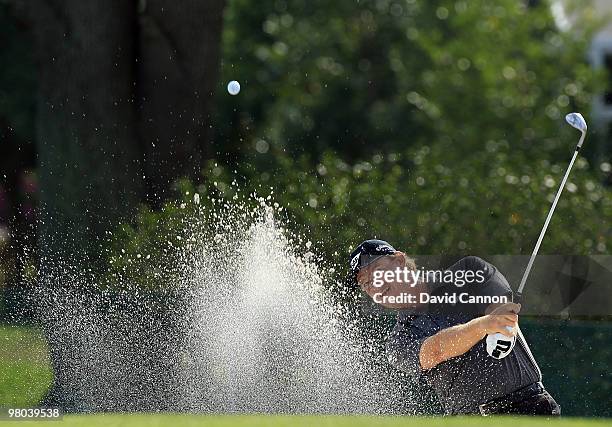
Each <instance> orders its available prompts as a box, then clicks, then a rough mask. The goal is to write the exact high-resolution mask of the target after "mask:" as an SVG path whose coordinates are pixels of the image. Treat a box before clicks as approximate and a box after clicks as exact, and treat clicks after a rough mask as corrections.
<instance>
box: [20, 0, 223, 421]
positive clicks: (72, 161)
mask: <svg viewBox="0 0 612 427" xmlns="http://www.w3.org/2000/svg"><path fill="white" fill-rule="evenodd" d="M14 1H15V2H16V4H17V5H18V7H19V8H20V9H21V12H22V13H24V14H25V15H26V16H27V17H28V18H29V22H30V23H31V25H32V32H33V34H34V37H35V40H36V44H37V50H38V52H37V61H38V65H39V71H40V77H39V91H40V92H39V100H38V116H37V149H38V159H39V173H40V196H41V208H42V209H41V211H42V212H41V222H40V224H39V230H38V232H39V249H40V252H39V253H40V255H41V262H40V267H41V268H40V271H39V278H40V281H41V285H43V286H42V287H39V289H40V290H46V291H45V292H46V293H47V294H49V295H53V294H54V292H55V290H52V289H49V288H51V287H53V286H54V285H56V284H58V283H57V282H59V281H64V282H66V281H68V282H74V283H76V284H77V286H76V287H77V288H81V289H74V291H75V292H76V294H77V295H78V294H79V293H82V294H83V298H84V299H86V298H85V296H86V295H87V294H88V291H87V290H88V289H90V290H91V288H95V286H96V283H92V281H91V280H90V281H87V280H86V279H76V278H77V277H92V276H91V275H89V274H82V275H81V274H79V273H80V272H85V273H87V270H88V269H89V268H91V267H92V264H94V265H95V263H96V260H98V259H100V258H101V257H100V256H99V253H98V252H99V251H100V244H99V243H100V240H101V239H102V238H103V237H104V236H105V232H106V231H107V230H108V231H110V230H112V229H114V228H115V227H116V226H117V223H118V221H119V220H120V219H124V218H129V217H130V216H131V215H132V214H133V213H134V209H135V207H136V205H137V204H138V203H139V202H141V201H144V199H145V197H146V191H145V180H150V181H149V184H150V185H151V191H150V192H149V194H148V196H149V200H150V201H155V202H156V203H159V202H160V201H161V200H162V198H163V197H164V196H165V195H166V194H167V189H168V187H169V186H170V184H172V182H173V181H174V180H175V179H176V178H178V177H181V176H190V177H196V176H197V174H198V172H199V167H200V162H201V160H202V159H203V158H204V156H205V154H206V147H207V145H208V138H209V127H210V126H211V123H210V118H209V117H210V116H209V112H210V108H211V98H212V92H213V88H214V86H215V83H216V79H217V70H218V67H219V43H220V39H221V21H222V12H223V7H224V1H223V0H210V1H196V0H185V1H180V2H164V1H161V0H156V1H150V2H146V0H141V1H140V2H139V3H138V5H137V2H135V1H125V0H87V1H81V0H21V1H20V0H14ZM137 7H138V8H140V10H139V11H138V10H137ZM138 13H140V15H138ZM143 162H144V163H143ZM143 177H146V178H143ZM100 266H103V264H102V263H100ZM65 268H67V269H68V270H67V271H66V270H64V269H65ZM59 284H60V285H61V284H66V283H59ZM45 286H46V287H45ZM56 295H57V294H56ZM137 296H138V295H137V294H134V295H132V296H129V295H128V296H126V298H128V299H129V298H131V297H133V298H136V297H137ZM62 298H63V296H62V294H59V295H57V298H47V299H45V302H46V303H45V302H43V303H42V309H41V320H42V321H43V324H44V328H45V331H46V334H47V338H48V341H49V348H50V352H51V360H52V363H53V370H54V375H55V379H54V384H53V387H52V388H51V390H50V391H49V393H48V395H47V397H46V398H45V400H44V402H43V404H44V405H50V406H61V407H63V408H64V409H67V410H71V411H81V410H104V409H105V407H104V405H105V402H102V401H99V400H100V399H98V400H96V399H94V401H93V402H90V401H87V399H86V398H85V397H83V396H91V395H92V394H91V392H93V390H92V388H93V387H94V385H93V384H94V383H95V382H94V381H90V380H91V378H88V376H87V374H86V372H88V371H87V370H84V368H83V369H81V368H80V366H88V363H85V364H83V365H79V364H78V363H77V362H78V361H79V360H81V359H80V358H82V357H95V356H96V354H97V353H93V352H92V351H90V350H91V349H95V348H97V346H106V343H104V342H101V341H95V337H94V336H90V334H88V333H87V332H86V330H81V329H79V328H80V326H79V325H78V324H77V323H78V321H79V320H78V319H80V317H79V316H80V315H81V313H79V312H78V311H76V312H75V311H71V309H70V305H69V304H67V305H62V303H61V301H62ZM41 299H44V295H43V296H41ZM115 302H116V303H121V301H115ZM156 307H157V306H156ZM159 307H161V308H159V309H158V310H161V311H160V312H159V313H151V316H153V317H152V318H153V319H157V318H158V317H159V318H160V319H165V318H169V319H172V321H173V325H174V326H177V325H180V322H181V319H180V318H177V317H176V316H174V317H172V316H170V314H172V313H173V312H171V311H167V310H166V309H164V308H163V307H164V306H163V305H159ZM126 310H128V311H126V312H122V313H119V314H118V315H117V316H118V317H119V318H122V316H125V317H126V318H133V312H132V311H129V308H126ZM166 311H167V312H166ZM156 316H158V317H156ZM66 320H70V321H69V322H66ZM145 323H146V322H145ZM156 324H159V323H157V322H151V323H150V325H156ZM143 325H145V324H144V323H142V319H138V318H134V323H133V325H132V326H133V327H134V328H133V329H134V331H140V332H135V336H131V337H130V342H129V343H127V344H128V349H130V348H132V347H131V346H133V345H136V347H135V348H137V345H138V344H142V343H143V342H144V343H146V340H144V339H145V338H146V337H147V336H148V335H150V334H151V333H153V332H151V331H147V330H146V328H143ZM147 325H149V324H147ZM173 325H169V324H168V325H167V326H165V327H164V328H163V329H164V330H163V331H161V332H160V333H158V335H155V336H156V337H157V338H156V339H157V340H158V341H159V342H157V343H156V344H157V345H158V346H148V347H147V348H148V350H147V351H144V350H143V351H142V352H136V353H129V354H132V355H133V357H132V358H131V360H132V362H133V363H135V364H136V365H137V366H139V367H140V368H141V370H140V371H138V372H139V373H138V375H136V377H135V379H134V385H133V387H131V388H130V390H128V391H127V392H126V393H125V396H135V395H136V394H137V391H138V390H139V389H142V390H149V389H150V390H153V391H151V392H150V393H149V394H150V396H149V398H147V399H145V400H143V399H140V398H137V397H134V399H133V400H132V401H129V399H130V397H124V398H122V399H120V402H119V403H117V405H119V406H114V407H121V408H124V409H126V408H128V409H130V410H135V409H147V410H154V409H156V408H157V409H168V408H170V407H173V408H175V409H176V408H178V407H179V406H178V405H179V404H178V402H177V401H176V396H172V394H175V392H173V391H172V390H174V388H172V381H173V379H174V373H173V371H172V370H173V369H174V366H175V365H174V359H171V358H169V357H168V353H169V350H168V348H167V347H168V346H169V347H172V348H175V347H176V344H175V343H176V342H180V340H181V337H180V334H179V333H178V332H176V333H175V332H174V329H173ZM128 329H130V328H128ZM164 336H166V337H168V336H170V338H167V339H165V338H162V337H164ZM80 340H81V341H80ZM143 340H144V341H143ZM94 341H95V342H94ZM119 344H121V343H118V342H111V343H108V345H109V346H110V347H113V346H115V345H119ZM123 344H125V343H123ZM113 348H114V347H113ZM162 361H166V364H165V365H164V364H163V363H162ZM91 362H92V363H93V362H96V360H93V361H91ZM98 362H100V361H98ZM75 363H76V365H75ZM74 366H77V367H79V369H77V370H76V371H75V370H74ZM160 369H162V370H163V371H164V372H165V377H164V378H165V379H163V378H160V375H159V374H156V373H158V371H159V370H160ZM72 374H74V375H72ZM79 375H80V376H79ZM151 378H157V379H159V381H158V383H155V384H153V383H152V382H151ZM141 380H142V381H141ZM139 381H141V382H140V383H139ZM152 384H153V385H152ZM101 387H107V388H108V387H110V384H106V385H105V386H101ZM99 391H105V392H106V391H108V392H112V390H106V389H104V390H99ZM134 393H136V394H134ZM139 399H140V400H139ZM92 405H93V406H92ZM96 405H98V406H96Z"/></svg>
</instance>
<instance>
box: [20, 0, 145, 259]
mask: <svg viewBox="0 0 612 427" xmlns="http://www.w3.org/2000/svg"><path fill="white" fill-rule="evenodd" d="M32 3H34V4H33V5H32V6H31V7H32V13H31V16H32V18H33V19H32V22H33V23H34V25H33V32H34V35H35V38H36V41H37V47H38V55H37V60H38V64H39V98H38V112H37V113H38V115H37V144H38V146H37V148H38V159H39V173H40V196H41V208H42V218H41V220H42V221H41V223H40V229H39V236H40V240H39V242H40V249H41V255H42V257H43V258H42V259H43V260H45V263H49V262H52V263H53V262H55V261H57V260H62V259H70V260H71V263H73V264H74V262H75V261H77V262H84V261H85V260H87V259H92V258H96V257H95V255H96V252H97V251H98V248H99V246H98V245H97V244H96V243H97V242H98V239H99V238H100V237H102V236H103V235H104V233H105V232H106V231H107V230H110V229H112V228H113V227H115V226H116V224H117V220H118V219H119V218H121V217H125V216H127V215H130V214H131V213H132V211H133V208H134V207H135V206H136V204H137V203H138V202H139V200H141V198H142V195H143V193H144V189H143V180H142V172H141V169H142V165H141V155H140V150H139V147H138V144H137V132H136V128H135V123H136V122H137V116H136V111H135V108H134V92H135V79H136V72H135V68H136V63H135V60H134V58H135V55H134V54H135V46H134V32H135V22H136V10H135V5H134V2H131V1H123V0H113V1H108V0H97V1H94V0H89V1H80V0H62V1H58V2H55V1H54V0H46V1H44V0H41V1H37V2H32ZM92 255H94V256H92Z"/></svg>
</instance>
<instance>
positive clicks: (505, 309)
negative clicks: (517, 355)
mask: <svg viewBox="0 0 612 427" xmlns="http://www.w3.org/2000/svg"><path fill="white" fill-rule="evenodd" d="M520 310H521V305H520V304H515V303H513V302H509V303H507V304H503V305H500V306H499V307H497V308H496V309H495V310H493V311H492V312H491V313H489V314H487V315H485V316H482V317H479V318H478V323H479V327H480V328H481V331H482V334H483V336H485V335H490V334H496V333H501V334H504V335H506V336H515V335H516V332H517V328H518V312H519V311H520Z"/></svg>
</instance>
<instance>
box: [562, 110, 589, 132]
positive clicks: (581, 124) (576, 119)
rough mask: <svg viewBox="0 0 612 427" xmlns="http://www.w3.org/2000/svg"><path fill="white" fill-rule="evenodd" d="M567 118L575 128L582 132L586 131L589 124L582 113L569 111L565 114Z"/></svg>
mask: <svg viewBox="0 0 612 427" xmlns="http://www.w3.org/2000/svg"><path fill="white" fill-rule="evenodd" d="M565 120H566V121H567V122H568V123H569V124H570V125H571V126H572V127H574V128H576V129H578V130H579V131H580V132H582V133H586V131H587V124H586V120H584V117H582V114H580V113H569V114H568V115H567V116H565Z"/></svg>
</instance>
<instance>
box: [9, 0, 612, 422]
mask: <svg viewBox="0 0 612 427" xmlns="http://www.w3.org/2000/svg"><path fill="white" fill-rule="evenodd" d="M567 13H568V16H570V17H571V25H570V26H569V27H567V28H566V27H563V26H560V25H559V22H557V21H555V18H554V17H553V13H552V12H551V8H550V4H549V3H548V2H546V1H529V2H528V1H519V0H496V1H485V0H482V1H481V0H475V1H423V0H406V1H395V0H376V1H365V0H364V1H354V0H337V1H334V2H329V1H319V0H310V1H306V0H286V1H285V0H260V1H257V2H254V1H252V0H229V1H227V2H225V1H221V0H211V1H206V2H199V1H195V0H194V1H181V2H164V1H161V0H141V1H132V2H128V1H118V0H117V1H97V0H91V1H76V0H65V1H55V0H35V1H20V0H4V1H1V2H0V171H1V173H0V285H1V286H2V291H3V295H4V298H3V301H4V302H3V306H2V307H3V308H2V316H3V318H4V321H5V322H6V323H7V324H24V323H26V324H27V323H32V322H34V323H35V313H34V312H35V310H34V308H33V306H32V305H31V304H29V303H28V302H27V301H28V297H27V296H28V295H29V294H30V293H31V290H32V288H40V287H45V286H50V287H53V286H57V285H59V284H61V283H58V280H57V276H56V275H53V274H49V272H50V271H51V270H53V269H54V268H55V266H57V265H60V264H63V263H69V264H71V265H76V266H85V265H87V268H88V269H91V270H92V271H93V272H94V273H96V274H98V275H100V276H101V277H108V276H109V275H111V276H112V274H113V272H114V271H116V269H118V268H123V270H122V271H123V274H124V275H125V276H127V277H132V278H136V277H138V279H135V280H134V281H135V282H137V283H139V286H142V287H145V288H152V289H157V290H159V289H164V288H166V287H168V286H169V284H168V283H167V281H164V279H163V278H161V279H160V278H146V279H143V278H142V275H141V271H140V267H139V266H138V265H134V264H129V265H121V266H117V264H113V265H111V264H110V263H109V260H111V259H114V258H116V257H117V254H118V253H119V252H120V251H121V250H122V249H126V248H127V250H128V252H130V253H138V252H139V251H140V250H141V248H142V247H143V246H147V247H148V248H149V251H150V252H152V253H154V254H157V255H154V258H155V257H159V258H160V259H161V258H163V257H164V255H163V253H164V252H163V250H164V249H165V247H164V245H165V239H164V235H165V233H170V232H174V231H173V230H175V229H176V228H177V227H179V226H180V221H178V220H177V215H178V214H177V209H176V203H180V202H181V201H182V200H183V199H184V198H185V193H186V192H187V191H190V194H193V192H194V191H197V192H199V194H201V195H202V199H203V204H204V205H206V203H208V201H209V200H210V198H212V197H213V196H214V197H227V198H230V197H231V196H232V195H233V194H234V192H235V191H236V190H235V186H231V185H230V184H231V183H232V181H234V180H236V181H237V183H238V186H239V187H240V188H241V189H242V191H243V192H244V193H249V192H251V191H258V192H259V193H262V194H264V195H265V194H268V193H269V192H270V189H271V188H273V189H274V200H275V201H277V202H278V203H279V204H280V205H281V206H283V207H285V208H286V212H287V213H286V220H287V224H288V227H289V228H290V229H291V230H292V231H294V232H296V233H300V234H302V235H306V236H308V239H309V240H311V241H312V242H313V244H314V248H315V249H316V251H317V253H319V254H320V255H321V257H323V258H324V259H325V261H326V262H327V263H330V264H332V265H333V264H335V263H344V262H345V258H346V254H347V253H350V249H351V248H352V247H353V246H354V245H355V244H356V243H358V242H359V241H360V240H363V239H365V238H368V237H371V236H378V237H381V238H388V239H390V240H392V241H393V244H394V245H395V246H396V247H400V248H403V249H405V250H406V251H407V252H409V253H415V254H437V255H445V254H452V255H457V254H459V255H461V254H475V255H484V254H528V253H530V251H531V248H532V244H533V242H534V241H535V239H536V238H537V233H538V231H539V227H540V226H541V223H542V221H543V219H544V218H545V215H546V212H547V210H548V207H549V205H550V201H551V200H552V197H553V195H554V192H555V191H556V189H557V186H558V183H559V181H560V178H561V177H562V173H563V171H564V170H565V166H566V164H567V161H568V160H569V158H570V156H571V150H572V148H573V144H574V141H576V140H577V137H578V135H577V132H576V131H575V130H573V129H571V128H570V127H569V126H567V125H566V124H565V123H564V120H563V117H564V115H565V114H566V113H568V112H571V111H581V112H582V113H583V114H584V115H585V117H586V118H587V120H589V126H590V129H591V130H590V133H589V136H588V139H587V142H586V145H585V147H586V149H585V151H584V156H583V157H580V158H579V160H578V161H577V163H576V165H575V170H574V172H573V174H572V176H571V178H570V183H569V184H568V186H567V187H566V192H565V193H564V195H563V198H562V199H561V201H560V203H559V206H558V208H557V213H556V215H555V218H554V220H553V223H552V224H551V226H550V229H549V232H548V235H547V237H546V239H545V241H544V244H543V246H542V250H541V251H542V253H547V254H565V255H599V254H601V255H606V254H609V253H610V247H611V245H612V240H611V239H612V233H611V229H610V222H609V218H610V216H611V215H612V193H611V190H610V188H609V184H610V182H611V175H610V174H611V173H612V166H610V149H609V139H610V137H609V133H608V131H607V128H608V124H607V122H606V120H604V119H602V118H601V117H602V116H601V115H597V114H596V112H597V111H594V110H591V109H592V107H593V106H594V105H599V104H598V101H601V102H603V104H602V105H606V104H605V102H606V99H607V98H606V93H607V92H608V90H607V89H608V86H609V81H610V74H609V72H608V71H607V69H606V68H605V67H604V68H597V67H595V65H596V64H595V63H594V61H593V60H592V58H591V61H590V62H589V61H588V60H587V53H588V52H589V49H590V46H591V44H592V41H593V39H594V37H595V35H596V34H597V32H598V31H599V29H600V28H602V27H603V26H605V24H606V23H607V22H608V20H607V18H606V17H605V15H604V14H603V13H598V12H597V11H594V10H593V9H589V7H588V6H587V5H586V4H585V3H584V2H580V8H574V9H572V8H571V2H568V8H567ZM603 63H604V64H605V63H606V62H605V60H604V61H603ZM229 80H238V81H239V82H240V83H241V85H242V91H241V93H240V94H239V95H237V96H230V95H229V94H228V93H227V90H226V84H227V82H228V81H229ZM591 117H593V118H594V120H593V121H591ZM598 117H600V118H599V119H597V118H598ZM153 223H155V224H161V225H159V226H147V224H149V225H150V224H153ZM166 249H167V248H166ZM149 279H150V280H149ZM102 282H103V281H102V280H100V282H99V283H102ZM335 283H336V285H333V284H332V285H330V286H332V288H333V289H335V288H334V286H337V282H335ZM93 286H96V285H93ZM100 286H101V285H100ZM608 319H609V316H596V317H593V316H591V317H589V318H588V319H581V320H575V323H572V322H574V320H571V319H570V320H567V319H564V320H559V319H552V320H551V319H531V320H529V321H528V323H526V334H527V336H528V338H529V339H530V340H531V341H532V342H533V346H534V351H535V352H536V354H538V355H539V358H540V360H542V365H543V369H544V371H545V375H546V377H547V378H550V380H549V384H550V388H551V389H552V391H553V392H556V394H557V395H560V396H561V400H562V402H566V401H570V400H571V402H572V403H570V404H568V405H564V410H566V413H567V414H576V415H578V414H579V415H607V416H610V415H611V413H610V408H611V407H612V405H611V403H612V402H610V396H611V395H612V392H611V391H610V387H612V385H611V384H612V380H611V379H610V375H609V373H607V371H606V370H605V369H604V370H599V369H597V368H595V366H602V367H604V368H606V369H607V368H609V367H610V366H609V363H610V360H611V359H610V354H609V350H607V348H608V347H609V346H607V345H606V344H605V343H606V342H608V341H607V340H609V338H610V324H609V322H608ZM585 322H586V323H585ZM51 350H52V349H51ZM559 360H564V361H565V363H564V364H563V365H560V364H559V363H558V361H559ZM607 370H608V371H609V369H607ZM578 378H584V381H580V380H578ZM564 393H565V394H564ZM9 394H10V393H9ZM563 396H566V397H563ZM569 396H574V397H573V398H570V397H569ZM576 396H581V397H580V399H578V398H577V397H576ZM584 396H590V398H589V399H584V398H583V397H584ZM587 402H588V403H587ZM562 404H563V403H562Z"/></svg>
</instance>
